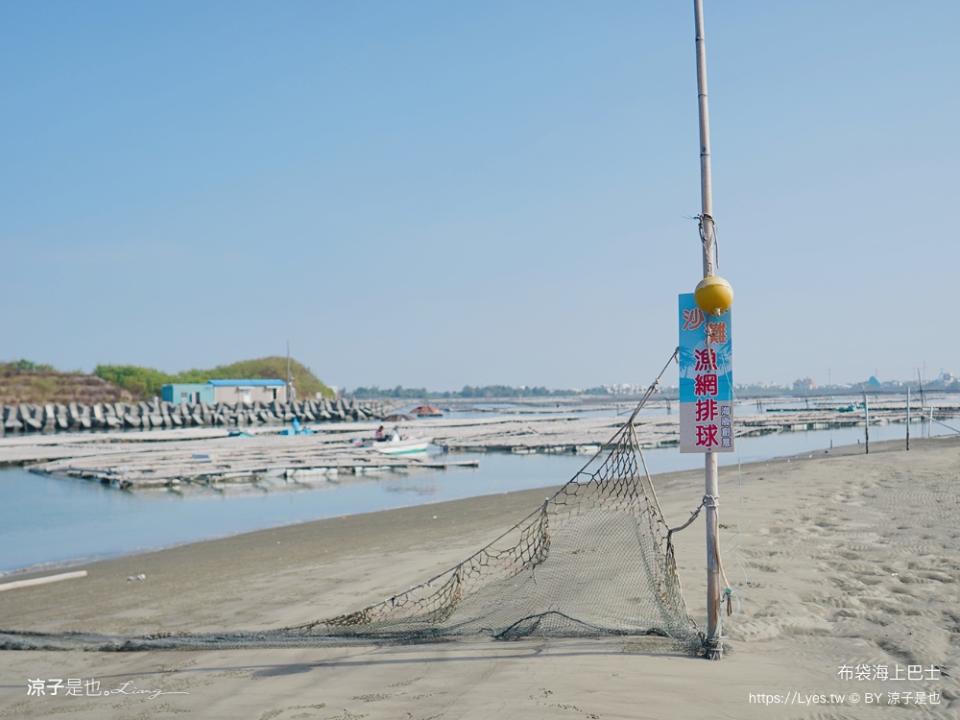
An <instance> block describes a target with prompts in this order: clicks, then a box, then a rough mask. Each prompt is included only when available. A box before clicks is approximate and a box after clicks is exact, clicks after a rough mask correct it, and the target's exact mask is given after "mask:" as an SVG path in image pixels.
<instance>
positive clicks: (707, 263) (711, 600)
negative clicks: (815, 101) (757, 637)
mask: <svg viewBox="0 0 960 720" xmlns="http://www.w3.org/2000/svg"><path fill="white" fill-rule="evenodd" d="M693 14H694V20H695V23H696V39H697V98H698V102H699V110H700V204H701V212H700V237H701V241H702V245H703V276H704V277H708V276H710V275H713V271H714V267H713V257H714V255H713V252H714V251H713V248H714V227H713V179H712V176H711V172H710V108H709V105H708V103H707V48H706V42H705V40H704V33H703V0H693ZM717 475H718V473H717V455H716V453H713V452H707V453H706V455H704V497H703V502H704V509H705V510H706V512H707V515H706V525H707V638H706V655H707V657H708V658H710V659H713V660H719V659H720V657H721V655H722V653H723V645H722V641H721V638H720V556H719V532H720V529H719V521H718V518H717V505H718V503H719V495H720V489H719V482H718V477H717Z"/></svg>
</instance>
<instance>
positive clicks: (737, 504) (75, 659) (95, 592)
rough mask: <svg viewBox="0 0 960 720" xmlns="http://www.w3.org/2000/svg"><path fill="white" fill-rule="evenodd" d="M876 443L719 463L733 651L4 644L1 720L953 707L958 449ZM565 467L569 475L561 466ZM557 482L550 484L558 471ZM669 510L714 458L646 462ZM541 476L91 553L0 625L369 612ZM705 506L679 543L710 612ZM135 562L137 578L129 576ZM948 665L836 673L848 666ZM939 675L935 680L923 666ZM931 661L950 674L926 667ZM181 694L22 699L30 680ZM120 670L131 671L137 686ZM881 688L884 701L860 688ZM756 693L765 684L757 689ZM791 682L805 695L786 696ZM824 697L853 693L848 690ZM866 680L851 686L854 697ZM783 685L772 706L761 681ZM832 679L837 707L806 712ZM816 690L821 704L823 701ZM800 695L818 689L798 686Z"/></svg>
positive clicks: (2, 605) (203, 624)
mask: <svg viewBox="0 0 960 720" xmlns="http://www.w3.org/2000/svg"><path fill="white" fill-rule="evenodd" d="M901 446H902V444H900V443H887V444H880V445H877V446H874V447H872V448H871V450H872V451H873V452H872V453H871V455H870V456H863V455H854V454H851V452H852V451H851V450H847V451H840V452H835V453H834V454H832V455H830V456H817V457H814V458H811V459H800V458H793V459H791V460H790V461H786V460H780V461H770V462H765V463H758V464H755V465H749V466H746V465H745V466H744V467H743V469H742V471H738V470H737V469H735V468H731V469H724V470H722V471H721V506H720V513H721V514H720V518H721V523H722V527H723V529H722V535H721V541H722V545H723V558H724V564H725V566H726V569H727V575H728V576H729V579H730V581H731V583H732V584H733V585H734V587H735V591H736V598H737V602H736V605H737V607H736V608H735V610H736V611H735V613H734V614H733V615H732V616H731V617H729V618H725V623H726V624H725V631H726V635H727V637H728V638H729V645H730V648H731V652H730V653H729V654H728V656H727V657H726V658H725V659H724V660H723V661H721V662H718V663H711V662H707V661H704V660H700V659H697V658H688V657H682V656H676V655H667V656H665V655H658V654H656V653H651V652H650V651H649V646H648V645H646V644H644V643H640V642H637V641H633V640H629V639H626V640H625V639H623V638H620V639H606V640H589V639H579V640H562V641H561V640H543V639H528V640H523V641H518V642H509V643H504V642H499V643H498V642H493V641H483V640H480V641H469V642H454V643H445V644H442V645H419V646H402V647H397V646H393V647H374V646H356V647H349V648H343V647H339V648H338V647H324V648H291V649H256V650H222V651H215V652H211V651H204V652H197V651H154V652H137V653H90V652H77V651H74V652H13V651H5V652H0V717H3V718H39V717H49V716H56V717H65V718H141V717H142V718H168V717H169V718H174V717H202V718H257V719H258V720H293V719H294V718H325V719H329V720H332V719H333V718H339V719H346V718H385V719H386V718H390V719H393V718H421V719H423V720H426V719H427V718H484V719H485V718H493V717H498V718H504V719H505V720H506V719H512V718H543V717H550V718H554V717H555V718H604V719H607V718H673V717H677V718H717V717H725V718H773V717H776V718H781V717H783V718H793V717H797V718H801V717H803V718H821V719H823V720H828V719H831V718H836V719H838V720H839V719H840V718H859V717H866V718H886V717H890V718H900V717H904V716H905V715H909V714H911V713H912V714H914V715H916V714H918V713H917V711H918V710H919V709H920V706H919V705H918V704H917V702H916V700H915V699H912V701H911V702H910V703H909V706H889V705H887V702H888V701H889V698H888V697H887V693H889V692H900V693H904V692H906V691H910V692H913V693H916V692H918V691H920V692H924V693H934V692H940V693H942V695H941V697H940V701H939V704H937V705H933V704H930V703H929V701H928V702H925V703H923V708H924V710H925V714H924V717H937V718H939V717H942V718H954V717H957V716H958V715H960V682H958V678H960V442H958V441H956V440H932V441H915V442H914V449H913V450H912V451H911V452H909V453H906V452H903V451H902V449H901ZM561 480H563V478H558V481H561ZM558 484H559V482H558ZM656 485H657V490H658V493H659V496H660V500H661V504H662V505H663V508H664V512H665V515H666V517H667V520H668V522H669V523H670V524H671V525H678V524H680V523H681V522H683V521H684V520H686V518H687V517H688V515H689V512H690V511H691V510H692V509H693V508H694V507H695V506H696V505H697V504H698V503H699V500H700V497H701V495H702V492H703V488H702V473H699V472H692V473H690V472H688V473H675V474H670V475H663V476H659V477H657V478H656ZM549 492H550V491H549V490H546V489H545V490H532V491H524V492H517V493H508V494H503V495H495V496H485V497H479V498H472V499H468V500H460V501H454V502H448V503H438V504H433V505H425V506H420V507H414V508H405V509H400V510H392V511H387V512H382V513H371V514H366V515H355V516H349V517H344V518H334V519H330V520H321V521H317V522H312V523H305V524H302V525H296V526H289V527H283V528H278V529H274V530H264V531H259V532H254V533H248V534H245V535H239V536H235V537H231V538H226V539H222V540H214V541H208V542H202V543H195V544H191V545H185V546H181V547H177V548H172V549H169V550H163V551H158V552H151V553H146V554H141V555H133V556H129V557H123V558H118V559H113V560H107V561H102V562H97V563H92V564H89V565H85V566H81V567H82V569H86V570H87V571H88V577H86V578H83V579H78V580H68V581H64V582H62V583H58V584H54V585H48V586H42V587H33V588H22V589H17V590H10V591H7V592H4V593H0V627H2V628H5V629H12V628H16V629H23V630H36V631H49V632H60V631H65V630H84V631H92V632H103V633H110V634H144V633H151V632H158V631H167V632H170V631H181V630H182V631H195V632H200V631H215V630H240V629H252V630H256V629H266V628H272V627H277V626H282V625H288V624H293V623H299V622H305V621H308V620H311V619H315V618H319V617H325V616H329V615H331V614H334V613H338V612H341V611H345V610H350V609H356V608H357V607H359V606H362V605H365V604H367V603H368V602H370V601H375V600H379V599H381V598H383V597H384V596H386V595H388V594H390V593H392V592H394V591H398V590H401V589H403V588H405V587H407V586H409V585H411V584H414V583H416V582H418V581H420V580H422V579H424V578H426V577H428V576H430V575H432V574H434V573H435V572H436V571H438V570H441V569H443V568H445V567H448V566H450V565H451V564H453V563H455V562H457V561H458V560H460V559H462V557H464V556H465V555H467V554H469V553H470V552H471V551H472V550H473V549H475V548H476V547H478V546H479V545H482V544H484V543H485V542H486V541H488V540H490V539H491V538H492V537H494V536H495V535H496V534H498V532H499V531H500V530H502V529H504V528H506V527H508V526H510V525H512V524H513V523H514V522H515V521H516V520H518V519H519V518H520V517H522V516H524V515H526V514H527V513H528V512H529V511H530V509H531V508H533V507H535V506H536V505H537V504H539V503H540V502H542V500H543V498H544V497H545V496H546V495H547V494H549ZM703 555H704V553H703V524H702V519H700V520H698V521H697V522H696V523H694V525H692V526H691V527H690V528H688V529H687V530H685V531H684V532H683V533H681V534H680V535H679V536H678V539H677V559H678V565H679V569H680V573H681V577H682V580H683V585H684V589H685V595H686V599H687V603H688V606H689V608H690V611H691V614H692V615H693V617H694V618H695V619H696V620H697V621H698V622H699V621H701V619H702V618H703V615H704V599H703V575H704V558H703ZM141 573H142V574H144V575H145V576H146V578H145V579H144V580H142V581H141V580H128V579H127V578H128V577H132V576H136V575H139V574H141ZM843 665H848V666H856V665H871V666H877V665H881V666H882V665H885V666H887V667H888V668H889V670H890V673H891V675H892V674H893V672H894V669H895V668H896V666H897V665H899V666H901V667H903V668H904V669H906V667H907V666H908V665H922V666H923V667H924V668H929V667H930V666H931V665H934V666H938V667H942V668H943V676H940V677H936V678H934V679H924V680H922V681H917V680H913V681H911V680H902V681H894V680H888V681H881V680H876V679H871V680H842V679H840V678H839V677H838V670H839V668H840V666H843ZM927 674H928V675H929V674H931V673H927ZM932 674H935V675H939V674H940V673H939V671H938V672H937V673H932ZM28 678H30V679H36V678H41V679H50V678H62V679H64V680H66V679H67V678H81V679H84V680H87V679H96V680H98V681H99V682H100V689H101V690H108V689H116V688H124V689H125V691H126V693H130V692H132V691H133V690H134V689H135V688H137V689H141V690H163V691H166V692H171V693H172V692H180V693H187V694H176V695H174V694H169V695H160V696H158V697H155V698H153V699H150V696H149V695H132V694H115V695H111V696H109V697H106V698H104V697H84V696H81V697H63V692H64V691H63V689H62V688H61V690H60V691H59V695H58V697H50V696H49V691H48V695H47V696H46V697H40V698H36V697H27V679H28ZM124 683H132V685H126V686H124ZM867 692H870V693H880V694H881V696H882V700H881V704H880V706H879V707H878V706H876V705H874V704H870V705H867V704H865V693H867ZM751 693H753V694H754V699H753V701H751V697H750V695H751ZM794 693H796V694H794ZM831 693H837V694H843V696H844V697H843V700H842V702H841V701H840V700H839V698H835V699H834V700H835V703H834V704H830V702H829V701H830V700H831V698H830V697H829V695H830V694H831ZM852 693H858V694H859V695H858V699H859V702H856V703H855V702H853V698H852ZM776 694H778V695H781V696H785V697H786V700H785V703H780V704H777V705H776V706H771V705H764V704H762V703H761V701H760V699H759V696H760V695H776ZM814 695H817V696H819V695H826V696H827V697H826V700H827V701H828V702H827V703H826V704H820V703H817V704H809V705H803V704H798V702H801V701H803V700H804V699H807V698H808V697H809V696H814ZM817 699H819V698H817ZM809 700H810V701H812V700H813V698H809Z"/></svg>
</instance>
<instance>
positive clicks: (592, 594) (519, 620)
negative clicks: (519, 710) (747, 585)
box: [286, 423, 697, 641]
mask: <svg viewBox="0 0 960 720" xmlns="http://www.w3.org/2000/svg"><path fill="white" fill-rule="evenodd" d="M608 447H609V450H607V451H606V452H604V453H602V454H599V453H598V455H597V456H596V457H595V458H594V459H593V460H591V461H590V462H589V463H588V464H587V465H586V466H585V467H584V468H583V469H582V470H580V472H578V473H577V474H576V475H575V476H574V477H573V478H572V479H571V480H570V481H569V482H567V483H566V484H565V485H563V486H562V487H561V488H560V489H559V490H558V491H557V492H556V493H555V494H554V495H553V496H552V497H550V498H549V499H547V500H546V501H545V502H544V503H543V504H542V505H541V506H540V507H539V508H538V509H537V510H536V511H534V512H533V513H531V514H530V515H528V516H527V517H526V518H525V519H524V520H522V521H521V522H519V523H518V524H517V525H515V526H514V527H512V528H511V529H510V530H508V531H507V532H506V533H504V534H503V535H501V536H500V537H499V538H497V539H496V540H494V541H493V542H492V543H490V544H489V545H487V546H486V547H484V548H481V549H480V550H478V551H477V552H476V553H474V554H473V555H471V556H470V557H469V558H467V559H466V560H464V561H463V562H461V563H459V564H458V565H456V566H454V567H452V568H450V569H449V570H447V571H446V572H444V573H441V574H440V575H437V576H436V577H434V578H432V579H430V580H427V581H426V582H424V583H422V584H420V585H416V586H414V587H412V588H410V589H408V590H405V591H404V592H401V593H398V594H396V595H392V596H391V597H389V598H387V599H385V600H383V601H382V602H379V603H376V604H374V605H370V606H368V607H366V608H363V609H362V610H358V611H356V612H351V613H347V614H344V615H338V616H336V617H332V618H326V619H323V620H317V621H314V622H310V623H306V624H303V625H298V626H294V627H291V628H286V630H288V631H289V632H295V633H302V634H319V635H341V636H364V637H370V638H377V639H401V640H404V639H412V640H418V639H426V638H430V637H444V636H462V635H477V634H486V635H491V636H493V637H495V638H498V639H511V638H519V637H524V636H527V635H530V634H534V633H536V634H539V635H552V636H565V635H603V634H619V635H644V634H651V635H662V636H665V637H670V638H674V639H677V640H681V641H693V640H695V639H696V637H697V632H696V627H695V625H694V624H693V622H692V620H691V619H690V618H689V616H688V614H687V610H686V606H685V603H684V601H683V595H682V592H681V588H680V582H679V578H678V575H677V571H676V566H675V564H674V561H673V554H672V553H671V552H668V548H667V545H668V543H667V535H668V531H669V529H668V527H667V524H666V522H665V521H664V518H663V514H662V511H661V509H660V505H659V503H658V502H657V497H656V493H655V491H654V488H653V484H652V482H651V480H650V477H649V475H648V473H647V471H646V467H645V465H644V462H643V456H642V454H641V452H640V449H639V447H638V445H637V442H636V436H635V434H634V430H633V425H632V423H627V424H626V425H624V426H623V428H621V429H620V431H619V432H618V433H617V435H616V436H615V437H614V438H613V440H612V441H611V443H610V444H609V445H608Z"/></svg>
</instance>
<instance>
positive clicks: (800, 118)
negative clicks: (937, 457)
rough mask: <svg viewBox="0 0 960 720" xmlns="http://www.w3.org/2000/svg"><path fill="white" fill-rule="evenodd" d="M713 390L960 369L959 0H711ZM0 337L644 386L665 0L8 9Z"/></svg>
mask: <svg viewBox="0 0 960 720" xmlns="http://www.w3.org/2000/svg"><path fill="white" fill-rule="evenodd" d="M706 6H707V8H706V15H707V40H708V50H709V61H710V91H711V113H712V121H713V145H714V147H713V150H714V183H715V215H716V217H717V222H718V232H719V239H720V271H721V273H722V274H723V275H725V276H726V277H727V278H728V279H729V280H730V281H731V282H732V283H733V285H734V287H735V289H736V292H737V302H736V305H735V313H736V329H737V330H736V337H735V339H734V341H735V375H736V378H737V380H738V381H741V382H742V381H781V382H788V381H792V380H793V379H794V378H796V377H798V376H800V375H812V376H813V377H814V378H815V379H816V380H819V381H821V382H823V381H826V379H827V374H828V372H829V373H830V375H831V377H832V379H833V380H834V381H843V380H858V379H862V378H863V377H865V376H866V375H869V374H871V373H873V372H877V373H879V375H880V376H881V377H891V376H893V377H908V376H911V375H912V374H913V373H914V372H915V368H916V367H918V366H920V365H921V363H926V366H927V370H928V374H932V373H933V372H935V371H936V370H938V369H939V368H940V367H945V368H948V369H954V370H960V335H958V334H957V333H955V332H948V331H947V330H948V329H949V327H950V326H951V325H952V321H949V320H946V319H945V317H946V315H948V314H949V312H950V311H951V310H952V307H950V306H948V305H946V304H945V303H948V302H949V297H950V296H951V291H952V288H954V287H955V286H956V282H957V280H956V274H957V268H958V265H960V249H958V243H957V242H956V241H955V239H954V235H955V234H956V220H955V219H954V217H953V214H954V210H955V207H956V203H957V201H956V197H955V194H956V191H955V184H956V168H957V166H958V163H960V151H958V143H957V142H956V140H955V137H954V135H955V132H956V127H955V125H956V118H957V117H958V114H960V93H958V91H957V84H956V83H957V71H958V69H960V63H958V60H957V57H956V46H955V38H954V36H953V34H952V31H951V28H955V27H956V26H957V25H958V23H960V3H956V2H945V1H944V2H939V1H936V0H923V1H922V2H917V3H903V2H883V1H882V0H869V1H868V0H845V1H844V2H840V3H838V2H826V1H822V2H815V1H811V2H803V3H786V2H777V3H771V2H766V1H761V0H756V1H752V2H748V1H746V0H744V1H741V2H735V1H731V0H728V1H725V2H717V1H716V0H713V1H711V0H707V2H706ZM0 26H2V27H3V28H4V42H3V43H2V44H0V86H2V90H3V91H2V93H0V107H2V111H3V118H4V121H3V128H4V132H3V133H2V136H0V157H2V163H0V251H2V254H0V257H2V261H3V267H4V272H3V293H2V297H3V298H4V302H3V307H4V309H3V313H2V316H0V317H2V324H0V329H2V334H0V337H2V340H0V357H5V358H14V357H29V358H32V359H35V360H38V361H44V362H51V363H54V364H56V365H57V366H60V367H64V368H82V369H90V368H92V367H93V366H94V365H95V364H97V363H99V362H131V363H138V364H146V365H151V366H154V367H160V368H163V369H167V370H176V369H183V368H187V367H197V366H209V365H213V364H217V363H223V362H229V361H232V360H235V359H240V358H245V357H255V356H261V355H266V354H282V353H283V351H284V343H285V341H286V340H287V339H289V340H290V342H291V344H292V347H293V351H294V354H295V355H296V356H297V357H298V358H300V359H302V360H303V361H304V362H306V363H307V364H308V365H310V366H311V367H312V368H313V369H314V370H315V371H316V372H317V373H318V374H319V375H320V376H321V377H322V378H324V379H325V380H326V381H328V382H330V383H332V384H335V385H339V386H346V387H353V386H356V385H360V384H380V385H394V384H404V385H425V386H428V387H431V388H438V389H439V388H454V387H459V386H461V385H464V384H467V383H469V384H485V383H498V382H502V383H508V384H524V383H525V384H544V385H549V386H563V387H571V386H572V387H583V386H588V385H593V384H597V383H605V382H611V383H612V382H645V381H647V380H648V379H649V378H650V377H651V375H652V374H653V373H654V372H655V371H656V370H657V369H659V367H660V365H661V364H662V362H663V360H664V359H665V357H666V356H667V355H669V353H670V352H671V351H672V348H673V347H674V346H675V344H676V342H677V329H676V295H677V293H678V292H683V291H689V290H691V289H692V288H693V286H694V285H695V284H696V282H697V280H698V279H699V271H700V258H699V244H698V240H697V233H696V225H695V223H694V222H693V221H692V220H691V219H690V218H691V217H692V216H694V215H696V214H697V212H698V211H699V177H698V172H699V165H698V156H697V153H698V146H697V124H696V123H697V118H696V86H695V65H694V55H693V19H692V3H690V2H680V1H676V0H662V1H653V0H650V1H645V2H639V3H638V2H635V1H624V2H619V1H614V0H604V2H599V3H583V2H562V1H551V2H546V1H544V2H524V3H511V2H486V3H450V2H407V3H393V2H359V1H351V2H302V3H300V2H274V3H268V2H224V3H217V2H195V1H192V2H152V3H147V2H140V3H129V2H118V3H106V2H87V3H73V2H44V3H15V2H6V3H4V4H3V5H2V6H0Z"/></svg>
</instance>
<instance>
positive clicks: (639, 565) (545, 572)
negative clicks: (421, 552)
mask: <svg viewBox="0 0 960 720" xmlns="http://www.w3.org/2000/svg"><path fill="white" fill-rule="evenodd" d="M668 365H669V362H668ZM664 369H666V367H665V368H664ZM662 374H663V373H662V372H661V375H662ZM658 380H659V378H658ZM656 385H657V383H656V382H655V383H654V384H653V385H651V386H650V389H649V390H648V391H647V393H646V395H645V396H644V398H643V399H642V400H641V402H640V405H638V406H637V409H636V410H634V412H633V413H632V415H631V416H630V419H629V420H628V421H627V422H626V423H625V424H624V425H623V426H622V427H621V428H620V429H619V430H618V431H617V432H616V434H615V435H614V437H613V438H611V440H610V441H609V442H608V443H606V444H605V445H604V446H602V448H601V450H600V451H599V452H598V453H597V454H596V455H595V456H594V457H593V458H592V459H591V460H589V461H588V462H587V463H586V465H585V466H584V467H583V468H582V469H581V470H580V471H579V472H578V473H577V474H576V475H574V477H573V478H571V479H570V480H569V481H568V482H567V483H566V484H564V485H563V486H562V487H561V488H560V489H559V490H557V491H556V492H555V493H554V494H553V495H552V496H550V497H549V498H548V499H547V500H545V501H544V502H543V503H542V504H541V505H540V506H539V507H538V508H537V509H536V510H534V511H533V512H531V513H530V514H529V515H527V516H526V517H525V518H524V519H523V520H521V521H520V522H518V523H517V524H516V525H514V526H513V527H511V528H510V529H509V530H507V531H506V532H504V533H503V534H502V535H500V536H499V537H498V538H496V539H495V540H494V541H493V542H491V543H490V544H488V545H486V546H485V547H483V548H481V549H480V550H478V551H477V552H475V553H474V554H473V555H471V556H470V557H468V558H467V559H466V560H464V561H463V562H461V563H459V564H457V565H455V566H454V567H452V568H450V569H449V570H447V571H445V572H443V573H440V574H439V575H436V576H435V577H433V578H431V579H429V580H427V581H426V582H423V583H421V584H419V585H415V586H413V587H411V588H409V589H407V590H404V591H402V592H399V593H397V594H395V595H391V596H390V597H388V598H386V599H385V600H382V601H380V602H377V603H374V604H372V605H368V606H367V607H364V608H362V609H360V610H356V611H354V612H349V613H346V614H343V615H337V616H335V617H329V618H323V619H318V620H313V621H311V622H307V623H303V624H300V625H295V626H290V627H284V628H278V629H275V630H268V631H262V632H223V633H207V634H202V633H181V634H164V635H152V636H144V637H139V638H120V637H109V636H101V635H91V634H59V635H43V634H38V633H22V632H16V631H0V649H14V648H53V647H85V648H91V647H92V648H97V649H149V648H186V647H194V648H223V647H250V646H257V645H260V646H286V645H312V644H324V643H331V642H334V643H335V642H340V643H344V642H423V641H438V640H444V639H453V638H458V637H465V636H473V637H476V636H483V635H486V636H490V637H493V638H496V639H500V640H511V639H519V638H524V637H528V636H531V635H537V636H550V637H570V636H600V635H620V636H660V637H663V638H667V639H669V640H670V641H672V642H674V643H676V644H678V645H681V646H688V647H689V648H690V649H694V648H695V647H696V646H697V645H699V643H700V641H701V637H700V634H699V633H698V630H697V627H696V625H695V623H694V622H693V620H692V619H691V618H690V617H689V615H688V613H687V609H686V605H685V603H684V600H683V595H682V593H681V588H680V580H679V577H678V575H677V569H676V565H675V562H674V557H673V551H672V545H671V540H670V536H671V531H670V529H669V528H668V527H667V524H666V522H665V521H664V518H663V513H662V511H661V509H660V504H659V502H658V501H657V495H656V491H655V490H654V487H653V483H652V481H651V479H650V475H649V473H648V472H647V467H646V463H645V461H644V458H643V454H642V452H641V451H640V448H639V445H638V443H637V438H636V434H635V431H634V424H633V423H634V419H635V418H636V416H637V413H638V412H639V410H640V408H641V407H642V406H643V404H644V403H645V401H646V399H647V398H648V397H649V396H650V395H651V394H652V392H654V390H655V388H656ZM687 524H689V522H688V523H687ZM678 529H682V528H678Z"/></svg>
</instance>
